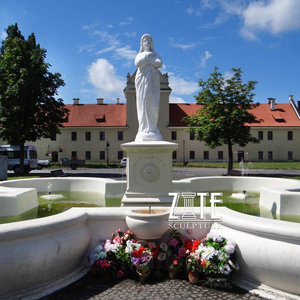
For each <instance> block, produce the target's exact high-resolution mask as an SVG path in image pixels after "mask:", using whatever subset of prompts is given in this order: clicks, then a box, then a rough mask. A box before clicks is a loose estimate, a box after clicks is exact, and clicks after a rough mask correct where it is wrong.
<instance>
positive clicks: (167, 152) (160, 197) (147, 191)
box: [121, 141, 178, 206]
mask: <svg viewBox="0 0 300 300" xmlns="http://www.w3.org/2000/svg"><path fill="white" fill-rule="evenodd" d="M177 147H178V144H175V143H169V142H165V141H148V142H132V143H126V144H122V145H121V148H122V149H123V150H124V151H126V155H127V168H126V172H127V189H126V193H125V195H124V196H123V199H122V205H123V206H125V205H126V206H136V205H139V206H145V205H149V204H154V205H166V206H169V205H170V204H171V203H172V197H170V196H169V193H170V192H171V191H172V153H173V151H175V150H176V149H177Z"/></svg>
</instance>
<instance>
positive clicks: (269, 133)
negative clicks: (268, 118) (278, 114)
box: [268, 131, 273, 141]
mask: <svg viewBox="0 0 300 300" xmlns="http://www.w3.org/2000/svg"><path fill="white" fill-rule="evenodd" d="M268 140H269V141H272V140H273V131H268Z"/></svg>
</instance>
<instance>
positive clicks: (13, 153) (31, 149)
mask: <svg viewBox="0 0 300 300" xmlns="http://www.w3.org/2000/svg"><path fill="white" fill-rule="evenodd" d="M0 154H1V155H6V156H7V169H8V170H13V171H14V172H15V173H16V174H19V173H20V171H21V170H20V146H17V145H0ZM37 167H38V159H37V151H36V147H35V146H31V145H25V146H24V172H26V173H29V172H30V171H31V170H35V169H37Z"/></svg>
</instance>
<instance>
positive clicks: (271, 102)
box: [268, 98, 276, 110]
mask: <svg viewBox="0 0 300 300" xmlns="http://www.w3.org/2000/svg"><path fill="white" fill-rule="evenodd" d="M275 100H276V99H275V98H268V103H269V104H270V109H271V110H275Z"/></svg>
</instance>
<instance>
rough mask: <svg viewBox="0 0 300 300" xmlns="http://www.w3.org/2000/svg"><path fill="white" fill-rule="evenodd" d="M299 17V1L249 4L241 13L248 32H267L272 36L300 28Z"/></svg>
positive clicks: (275, 0)
mask: <svg viewBox="0 0 300 300" xmlns="http://www.w3.org/2000/svg"><path fill="white" fill-rule="evenodd" d="M299 16H300V1H299V0H284V1H283V0H270V1H263V0H260V1H257V2H251V3H250V4H249V6H248V7H247V8H246V9H245V10H244V11H243V13H242V17H243V19H244V26H245V28H246V29H247V30H248V31H252V32H256V31H267V32H270V33H272V34H277V33H281V32H285V31H290V30H294V29H298V28H300V18H299Z"/></svg>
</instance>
